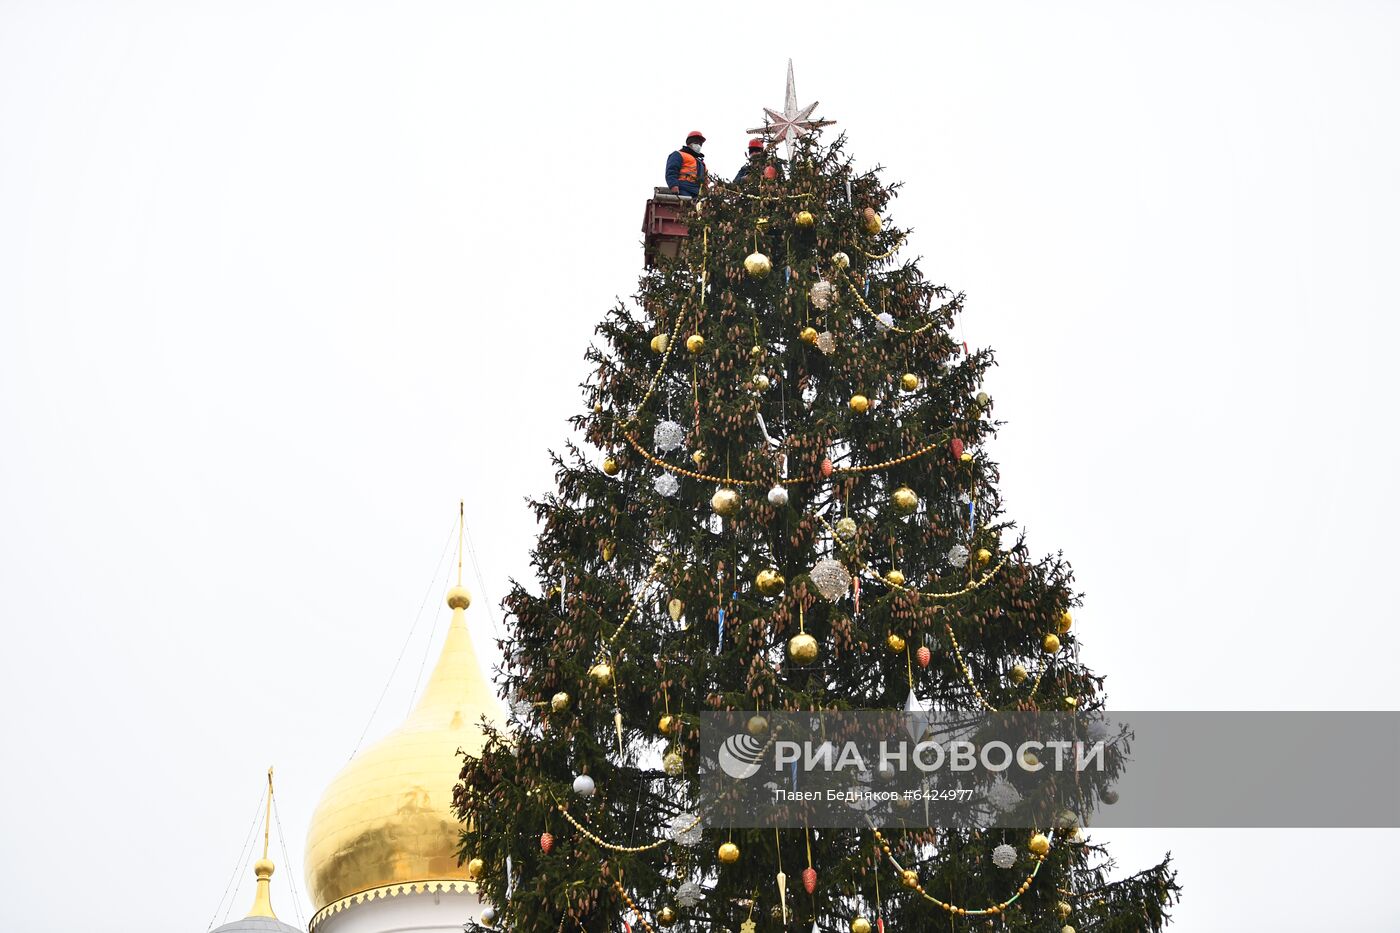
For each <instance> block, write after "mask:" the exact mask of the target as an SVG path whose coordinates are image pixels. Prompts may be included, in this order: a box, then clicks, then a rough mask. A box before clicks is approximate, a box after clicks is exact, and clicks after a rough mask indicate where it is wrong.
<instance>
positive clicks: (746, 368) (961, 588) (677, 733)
mask: <svg viewBox="0 0 1400 933" xmlns="http://www.w3.org/2000/svg"><path fill="white" fill-rule="evenodd" d="M790 154H791V158H790V159H788V160H781V159H778V158H777V157H776V153H775V154H774V155H773V157H772V158H771V160H770V163H769V164H770V165H772V167H773V171H768V172H762V171H759V172H755V173H753V176H752V177H751V178H750V179H748V180H746V182H745V184H744V185H742V186H739V187H735V186H732V185H726V184H714V185H712V186H711V188H710V190H709V191H708V193H707V196H705V197H704V198H702V199H700V200H698V201H696V202H694V204H693V205H690V206H688V207H687V208H686V209H685V214H684V220H685V222H686V223H687V224H688V227H689V236H688V238H686V239H685V240H684V241H683V243H682V245H681V248H680V250H679V255H677V256H676V257H674V258H669V259H668V258H664V257H663V258H659V259H658V260H657V265H656V267H655V268H653V269H651V270H649V271H647V272H646V273H645V274H644V275H643V277H642V279H641V282H640V286H639V291H638V293H637V301H638V304H639V306H640V312H639V313H637V312H634V311H632V310H629V308H628V307H626V306H624V305H619V306H618V307H616V308H614V309H613V310H612V311H611V312H610V313H609V314H608V315H607V317H606V319H605V320H604V321H603V323H602V324H601V325H600V326H599V328H598V333H599V334H600V335H601V337H602V341H601V343H600V345H596V346H594V347H592V348H590V350H589V351H588V359H589V361H590V362H591V363H592V364H593V367H594V368H593V371H592V374H591V376H590V377H589V378H588V380H587V382H586V383H585V385H584V395H585V405H586V408H585V412H584V413H583V414H581V415H579V416H578V417H577V418H576V419H575V420H574V424H575V426H576V428H577V429H578V431H579V432H580V433H581V435H582V437H583V438H585V439H586V441H587V444H588V445H590V446H589V447H580V446H576V445H574V444H569V445H568V447H567V450H566V451H565V452H564V453H563V454H562V455H556V456H555V460H554V462H555V464H556V467H557V474H556V475H557V481H558V488H557V490H556V491H554V492H553V493H551V494H549V495H547V496H545V497H544V498H542V499H540V500H539V501H536V502H534V503H532V504H533V507H534V510H535V512H536V515H537V517H538V519H539V521H540V523H541V525H542V529H541V531H540V534H539V538H538V541H537V544H536V547H535V550H534V552H533V555H532V562H533V566H534V569H535V573H536V576H537V580H536V581H535V584H534V585H526V584H523V583H517V584H516V585H515V586H514V587H513V589H512V591H511V593H510V595H509V596H508V597H507V599H506V600H505V604H506V607H507V609H508V611H509V616H510V634H509V636H508V637H507V638H506V639H505V641H504V642H503V643H502V650H503V655H504V662H503V665H502V682H501V686H502V690H503V691H504V694H505V695H506V696H507V697H508V698H509V699H510V700H511V701H512V703H513V704H514V708H515V709H516V715H515V718H514V719H513V720H512V722H511V724H510V725H509V726H508V727H507V728H506V729H504V730H503V731H500V732H496V731H492V734H491V737H490V740H489V742H488V744H487V747H486V748H485V750H484V752H483V753H482V755H481V757H480V758H479V759H468V760H467V762H466V765H465V767H464V770H463V772H462V783H461V784H460V785H459V787H458V789H457V807H458V812H459V815H460V816H461V817H462V819H463V821H464V827H465V830H464V834H463V846H462V857H463V858H465V859H469V860H472V867H471V870H472V871H474V872H477V873H478V877H479V883H480V885H481V889H482V893H483V896H484V897H485V898H486V899H487V900H488V901H489V902H490V903H491V904H492V905H494V906H493V907H492V908H490V909H488V910H487V912H486V914H485V916H484V918H483V921H482V922H483V925H486V924H494V925H496V926H499V927H502V928H504V929H507V930H511V931H517V933H555V931H561V930H586V931H590V933H595V931H604V930H622V929H624V924H627V926H628V927H629V928H630V929H632V930H634V931H635V930H639V929H640V930H647V931H652V930H655V929H658V928H664V927H673V928H676V929H684V930H706V931H709V930H715V931H720V930H728V931H733V933H741V931H742V933H753V931H755V930H779V929H794V930H802V931H808V930H822V931H844V930H851V931H854V933H868V931H870V930H872V929H879V930H881V931H882V933H886V931H888V933H895V931H923V930H928V931H933V930H937V931H948V930H973V929H992V930H1016V931H1020V930H1025V931H1047V933H1049V931H1059V930H1061V929H1062V928H1063V927H1066V926H1070V927H1073V928H1074V929H1076V930H1078V931H1080V933H1087V931H1104V933H1119V931H1122V933H1126V931H1145V930H1159V929H1161V928H1162V927H1163V926H1165V924H1166V922H1167V910H1168V908H1169V907H1170V905H1171V904H1172V903H1173V902H1174V901H1175V899H1176V897H1177V896H1178V892H1179V888H1178V886H1177V883H1176V880H1175V873H1174V871H1173V870H1172V869H1171V867H1170V863H1169V859H1168V860H1164V861H1163V862H1162V863H1161V864H1160V865H1157V866H1156V867H1153V868H1151V869H1149V870H1147V871H1144V872H1141V873H1140V874H1137V875H1133V876H1131V877H1127V878H1124V879H1121V880H1117V881H1109V880H1108V876H1109V871H1110V869H1111V867H1112V863H1111V861H1110V860H1109V858H1108V856H1107V854H1106V853H1105V852H1104V851H1103V849H1102V848H1101V847H1100V846H1098V845H1096V844H1093V843H1091V842H1088V841H1087V840H1085V838H1084V837H1083V836H1082V835H1081V834H1080V833H1079V832H1078V830H1077V829H1075V828H1074V827H1073V826H1060V827H1059V831H1058V832H1054V831H1049V830H1048V829H1047V833H1044V834H1043V833H1040V832H1033V831H1030V830H1020V829H985V828H984V829H968V828H963V829H959V828H944V827H927V826H918V825H908V822H907V821H904V824H903V825H901V826H900V827H899V828H886V829H885V830H884V831H882V832H878V833H877V831H876V830H875V829H873V828H862V829H829V828H828V829H806V830H804V829H780V830H775V829H771V828H770V829H743V830H739V829H731V828H725V827H722V826H714V825H710V824H709V823H707V821H706V801H705V800H704V799H702V795H701V793H700V783H701V782H700V778H699V776H698V774H697V772H698V770H699V766H700V762H699V753H698V744H699V743H698V733H699V721H700V715H701V714H702V713H706V712H711V711H716V710H736V711H745V712H746V714H751V715H752V717H753V718H752V720H751V721H750V722H751V727H752V730H753V731H754V733H755V734H756V735H759V734H761V733H762V731H763V729H764V727H765V722H766V720H765V715H764V714H765V713H767V712H770V711H773V712H776V711H817V710H854V709H869V710H901V709H904V708H906V706H907V705H908V704H911V703H919V704H923V705H926V706H932V707H935V708H937V709H940V710H945V711H954V712H957V711H964V712H967V713H969V714H975V713H979V712H982V711H984V710H992V709H1002V710H1008V709H1011V710H1057V711H1065V710H1073V711H1076V712H1077V713H1078V714H1082V713H1084V712H1085V711H1088V710H1093V709H1096V708H1100V707H1102V704H1103V693H1102V691H1101V685H1102V680H1101V678H1099V677H1096V676H1094V675H1093V674H1092V673H1091V672H1090V671H1089V670H1088V669H1086V668H1085V667H1084V666H1083V665H1081V664H1080V663H1079V648H1080V645H1079V641H1078V639H1077V637H1076V635H1075V631H1074V629H1073V627H1072V617H1071V615H1070V613H1071V611H1072V609H1073V607H1074V604H1075V602H1076V599H1077V594H1076V593H1075V591H1074V589H1073V578H1072V575H1071V571H1070V568H1069V567H1068V565H1067V564H1066V563H1065V562H1064V561H1063V560H1062V559H1061V558H1059V557H1058V556H1052V557H1043V558H1038V559H1037V558H1035V557H1033V556H1032V555H1030V554H1029V553H1028V552H1027V549H1026V547H1025V545H1024V541H1023V539H1022V538H1020V537H1019V536H1018V535H1017V533H1016V531H1015V528H1014V526H1013V524H1012V523H1011V522H1010V521H1009V520H1007V519H1006V518H1005V516H1004V515H1003V511H1002V508H1001V504H1000V500H999V497H998V494H997V489H996V481H997V478H998V477H997V467H996V464H995V463H993V462H992V461H991V460H990V459H989V458H988V456H987V453H986V447H985V444H986V442H987V440H988V439H989V438H990V437H991V436H992V435H993V434H994V433H995V430H996V426H997V422H995V421H994V420H993V419H992V410H993V403H992V401H991V399H990V398H989V397H988V396H987V394H986V393H985V392H983V391H982V389H981V383H982V379H983V375H984V373H985V372H986V370H987V368H988V367H989V366H991V365H992V360H993V357H992V353H991V352H990V351H987V350H979V351H976V352H971V353H969V352H967V350H966V349H965V348H964V347H963V346H962V345H960V344H959V343H958V342H957V341H956V340H955V339H954V338H953V337H952V336H951V333H950V331H951V328H952V326H953V322H954V318H955V317H956V315H957V314H958V313H959V310H960V308H961V305H962V296H961V295H960V294H955V293H954V292H953V291H950V290H949V289H948V288H946V287H943V286H939V285H934V284H931V283H930V282H928V281H926V280H925V278H924V276H923V274H922V273H921V271H920V269H919V267H918V263H917V262H916V261H912V260H909V259H907V258H905V257H906V255H907V250H906V245H907V243H906V233H905V231H904V230H901V229H899V228H898V227H897V226H896V225H895V224H894V223H893V222H892V220H891V217H890V203H891V199H892V197H893V194H894V189H895V187H896V186H894V185H889V184H885V183H882V181H881V180H880V178H879V175H878V172H877V171H868V172H862V171H857V170H856V169H855V168H854V166H853V164H852V160H851V159H850V158H849V157H848V156H847V155H846V153H845V151H844V138H840V139H836V140H835V141H834V143H832V144H831V145H823V144H821V143H819V142H818V141H817V140H816V138H815V135H813V134H808V135H804V136H802V137H801V138H799V139H798V141H797V144H796V148H795V149H794V150H791V151H790ZM1106 793H1108V794H1111V793H1112V792H1111V791H1108V792H1106ZM1007 863H1009V864H1010V865H1011V867H1010V868H1009V869H1008V868H1002V867H999V866H1000V865H1002V864H1007Z"/></svg>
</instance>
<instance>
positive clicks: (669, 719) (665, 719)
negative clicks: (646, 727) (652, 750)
mask: <svg viewBox="0 0 1400 933" xmlns="http://www.w3.org/2000/svg"><path fill="white" fill-rule="evenodd" d="M656 728H657V729H659V730H661V733H662V734H663V735H670V734H671V730H672V729H674V728H676V717H674V716H671V715H669V714H667V715H665V716H662V717H661V718H660V719H659V720H658V721H657V723H656Z"/></svg>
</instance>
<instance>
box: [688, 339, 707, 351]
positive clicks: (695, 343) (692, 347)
mask: <svg viewBox="0 0 1400 933" xmlns="http://www.w3.org/2000/svg"><path fill="white" fill-rule="evenodd" d="M685 348H686V349H687V350H689V351H690V352H691V353H699V352H700V351H701V350H703V349H705V338H704V337H701V336H700V335H699V334H691V335H690V336H689V337H687V338H685Z"/></svg>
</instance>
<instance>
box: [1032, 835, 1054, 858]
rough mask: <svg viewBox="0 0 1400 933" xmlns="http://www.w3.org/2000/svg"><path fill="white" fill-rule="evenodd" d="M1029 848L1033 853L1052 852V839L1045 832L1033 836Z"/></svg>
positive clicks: (1042, 854) (1045, 853)
mask: <svg viewBox="0 0 1400 933" xmlns="http://www.w3.org/2000/svg"><path fill="white" fill-rule="evenodd" d="M1029 848H1030V850H1031V853H1032V854H1033V855H1039V856H1045V855H1047V854H1049V852H1050V839H1049V838H1048V837H1047V836H1046V835H1045V834H1044V833H1036V834H1035V835H1034V836H1032V837H1031V841H1030V845H1029Z"/></svg>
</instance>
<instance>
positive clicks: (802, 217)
mask: <svg viewBox="0 0 1400 933" xmlns="http://www.w3.org/2000/svg"><path fill="white" fill-rule="evenodd" d="M793 219H794V220H796V221H797V225H798V226H799V227H810V226H812V224H814V223H816V222H817V218H815V217H813V216H812V212H811V211H798V212H797V216H796V217H794V218H793Z"/></svg>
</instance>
